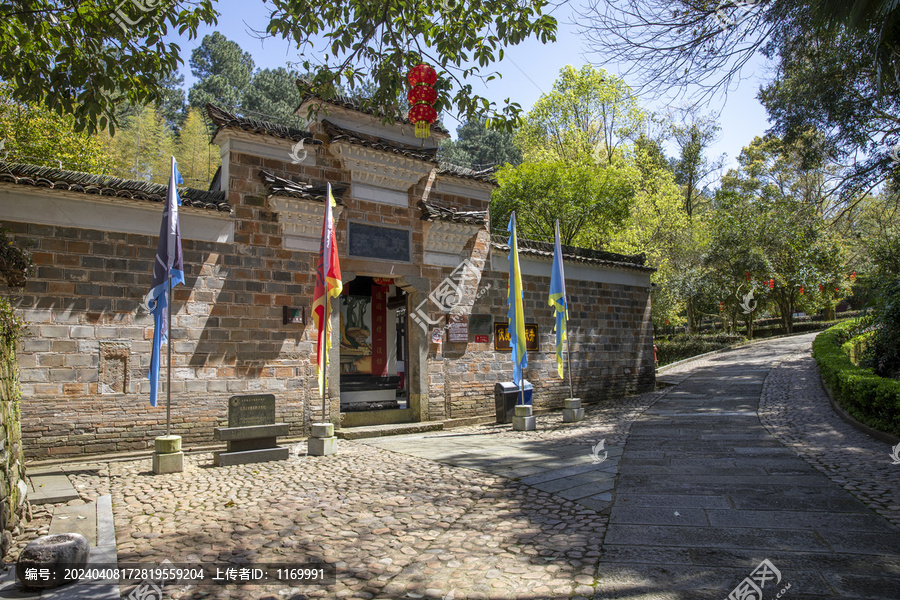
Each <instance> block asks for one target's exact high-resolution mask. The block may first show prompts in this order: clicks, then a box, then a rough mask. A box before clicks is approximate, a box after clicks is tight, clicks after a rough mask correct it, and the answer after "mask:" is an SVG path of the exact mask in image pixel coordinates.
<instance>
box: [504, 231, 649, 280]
mask: <svg viewBox="0 0 900 600" xmlns="http://www.w3.org/2000/svg"><path fill="white" fill-rule="evenodd" d="M508 239H509V238H508V237H506V236H504V235H492V236H491V245H492V246H493V247H494V248H496V249H498V250H505V251H507V252H509V244H508V243H507V240H508ZM518 242H519V254H526V255H532V256H540V257H543V258H548V259H552V258H553V244H551V243H550V242H539V241H536V240H523V239H522V238H519V239H518ZM562 252H563V257H565V258H566V259H567V260H571V261H574V262H581V263H588V264H594V265H604V266H609V267H619V268H625V269H632V270H635V271H644V272H646V273H652V272H654V271H656V269H654V268H652V267H648V266H646V265H645V263H646V262H647V257H646V255H644V254H643V253H642V254H633V255H627V254H617V253H615V252H606V251H605V250H590V249H588V248H577V247H575V246H563V247H562Z"/></svg>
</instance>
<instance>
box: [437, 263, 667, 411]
mask: <svg viewBox="0 0 900 600" xmlns="http://www.w3.org/2000/svg"><path fill="white" fill-rule="evenodd" d="M520 259H521V257H520ZM504 262H505V261H504ZM546 262H547V263H548V270H549V260H547V261H546ZM449 272H450V269H447V270H446V272H445V273H444V275H445V276H446V275H448V274H449ZM508 279H509V275H508V272H500V271H493V270H490V269H488V270H486V271H485V273H484V274H483V277H482V279H481V282H480V283H479V285H478V288H479V289H485V290H486V291H485V292H484V294H483V295H481V297H480V298H478V299H477V300H476V301H475V303H474V306H473V307H472V312H473V313H476V314H490V315H492V316H493V317H494V321H499V322H505V321H506V320H507V319H506V314H507V310H508V307H507V305H506V294H507V284H508ZM523 286H524V291H525V297H524V311H525V321H526V323H536V324H537V325H538V333H539V335H540V344H539V347H540V351H539V352H529V353H528V367H527V368H526V369H525V379H527V380H528V381H529V382H531V384H532V385H533V386H534V396H533V401H534V406H535V408H537V409H546V408H562V406H563V399H564V398H567V397H569V387H568V380H566V379H560V377H559V375H558V373H557V367H556V334H555V333H554V326H555V324H556V319H555V316H554V312H553V309H551V308H550V306H548V303H547V295H548V290H549V289H550V278H549V276H548V277H540V276H533V275H529V276H523ZM566 287H567V293H568V299H569V321H568V334H569V336H570V344H571V350H572V358H571V360H572V373H573V385H574V390H575V395H576V396H577V397H580V398H582V400H583V401H585V402H600V401H602V400H604V399H606V398H609V397H611V396H616V395H622V394H630V393H636V392H640V391H646V390H648V389H652V388H653V386H654V385H655V381H656V379H655V377H656V376H655V365H654V360H653V331H652V327H651V324H650V290H649V287H643V286H635V285H623V284H612V283H597V282H590V281H578V280H574V279H570V280H569V281H567V285H566ZM431 316H432V318H433V319H436V318H437V317H438V315H437V314H432V315H431ZM444 339H445V340H446V339H447V336H446V335H445V337H444ZM564 358H565V355H564ZM565 374H567V375H566V376H567V377H568V367H566V370H565ZM429 375H430V393H429V411H430V412H429V414H430V415H431V416H432V418H438V419H451V418H453V419H455V418H462V417H474V416H485V415H493V414H494V411H495V408H494V385H495V384H496V383H497V382H500V381H511V380H512V362H511V353H510V352H509V351H495V350H494V344H493V334H491V336H490V342H489V343H487V344H484V343H480V344H476V343H471V342H470V343H469V344H456V343H446V341H445V343H443V344H441V345H437V344H432V346H431V352H430V353H429Z"/></svg>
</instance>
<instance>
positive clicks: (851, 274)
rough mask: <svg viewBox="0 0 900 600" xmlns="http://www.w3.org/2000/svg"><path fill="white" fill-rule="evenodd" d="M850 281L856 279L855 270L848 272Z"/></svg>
mask: <svg viewBox="0 0 900 600" xmlns="http://www.w3.org/2000/svg"><path fill="white" fill-rule="evenodd" d="M850 281H856V271H853V272H852V273H850Z"/></svg>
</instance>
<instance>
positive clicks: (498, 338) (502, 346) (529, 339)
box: [494, 323, 539, 352]
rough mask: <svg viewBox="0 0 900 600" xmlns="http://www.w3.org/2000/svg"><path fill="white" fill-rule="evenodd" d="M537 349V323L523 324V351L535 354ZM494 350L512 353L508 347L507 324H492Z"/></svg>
mask: <svg viewBox="0 0 900 600" xmlns="http://www.w3.org/2000/svg"><path fill="white" fill-rule="evenodd" d="M538 349H539V345H538V326H537V323H525V350H527V351H528V352H537V351H538ZM494 350H499V351H509V352H512V348H511V347H510V345H509V323H494Z"/></svg>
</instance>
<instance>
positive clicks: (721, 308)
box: [719, 302, 725, 312]
mask: <svg viewBox="0 0 900 600" xmlns="http://www.w3.org/2000/svg"><path fill="white" fill-rule="evenodd" d="M719 312H725V303H724V302H719Z"/></svg>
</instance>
